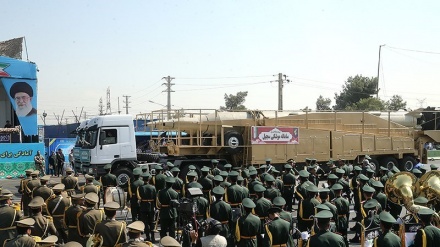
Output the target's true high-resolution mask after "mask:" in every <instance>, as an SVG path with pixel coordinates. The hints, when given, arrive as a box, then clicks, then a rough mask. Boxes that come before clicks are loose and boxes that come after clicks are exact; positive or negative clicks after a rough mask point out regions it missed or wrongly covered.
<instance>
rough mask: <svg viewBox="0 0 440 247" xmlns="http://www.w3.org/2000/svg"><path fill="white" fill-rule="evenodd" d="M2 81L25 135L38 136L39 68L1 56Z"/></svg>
mask: <svg viewBox="0 0 440 247" xmlns="http://www.w3.org/2000/svg"><path fill="white" fill-rule="evenodd" d="M0 80H1V82H2V83H3V86H4V88H5V91H6V94H7V95H8V96H9V100H10V101H11V103H12V106H13V108H14V110H15V113H16V115H17V117H18V120H19V121H20V125H21V127H22V129H23V132H24V134H25V135H37V134H38V130H37V109H38V108H37V67H36V65H35V64H34V63H30V62H25V61H21V60H16V59H12V58H7V57H2V56H0Z"/></svg>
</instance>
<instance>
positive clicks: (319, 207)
mask: <svg viewBox="0 0 440 247" xmlns="http://www.w3.org/2000/svg"><path fill="white" fill-rule="evenodd" d="M315 208H316V209H321V210H330V208H329V207H328V206H326V205H325V204H322V203H321V204H318V205H316V206H315Z"/></svg>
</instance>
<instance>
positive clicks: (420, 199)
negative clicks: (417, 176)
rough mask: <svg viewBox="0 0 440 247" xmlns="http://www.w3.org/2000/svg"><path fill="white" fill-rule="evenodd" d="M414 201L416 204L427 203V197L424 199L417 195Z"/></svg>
mask: <svg viewBox="0 0 440 247" xmlns="http://www.w3.org/2000/svg"><path fill="white" fill-rule="evenodd" d="M414 203H415V204H418V205H420V204H427V203H428V199H426V198H425V197H423V196H419V197H417V198H416V199H414Z"/></svg>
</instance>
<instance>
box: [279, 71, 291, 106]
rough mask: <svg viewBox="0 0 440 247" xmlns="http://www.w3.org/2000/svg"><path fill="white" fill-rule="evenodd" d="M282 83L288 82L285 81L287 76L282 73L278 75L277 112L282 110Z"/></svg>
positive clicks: (287, 80)
mask: <svg viewBox="0 0 440 247" xmlns="http://www.w3.org/2000/svg"><path fill="white" fill-rule="evenodd" d="M284 82H290V80H289V79H287V75H283V73H278V111H282V110H283V87H284Z"/></svg>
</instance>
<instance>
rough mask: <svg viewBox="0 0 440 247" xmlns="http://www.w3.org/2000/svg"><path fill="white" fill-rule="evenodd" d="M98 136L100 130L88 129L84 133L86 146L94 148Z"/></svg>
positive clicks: (84, 145) (84, 144)
mask: <svg viewBox="0 0 440 247" xmlns="http://www.w3.org/2000/svg"><path fill="white" fill-rule="evenodd" d="M97 138H98V130H97V129H94V130H87V131H86V132H85V135H84V143H83V147H84V148H94V147H95V146H96V140H97Z"/></svg>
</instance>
